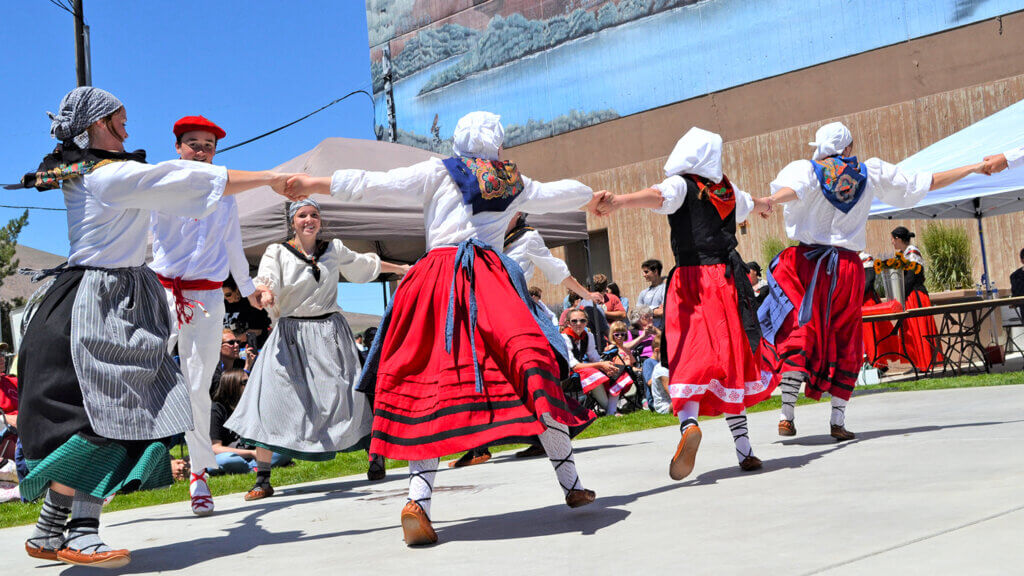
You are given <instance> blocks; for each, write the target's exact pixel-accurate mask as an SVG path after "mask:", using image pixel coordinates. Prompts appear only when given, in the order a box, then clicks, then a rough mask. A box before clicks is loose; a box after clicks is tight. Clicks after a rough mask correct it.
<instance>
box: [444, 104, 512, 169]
mask: <svg viewBox="0 0 1024 576" xmlns="http://www.w3.org/2000/svg"><path fill="white" fill-rule="evenodd" d="M504 140H505V129H504V128H502V126H501V116H498V115H497V114H492V113H490V112H470V113H469V114H466V115H465V116H463V117H462V118H460V119H459V123H458V124H456V125H455V135H454V136H453V143H452V150H453V151H454V152H455V154H456V155H458V156H468V157H470V158H483V159H484V160H497V159H498V149H499V148H501V143H502V142H503V141H504Z"/></svg>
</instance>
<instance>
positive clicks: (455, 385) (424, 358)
mask: <svg viewBox="0 0 1024 576" xmlns="http://www.w3.org/2000/svg"><path fill="white" fill-rule="evenodd" d="M455 251H456V249H455V248H454V247H453V248H447V247H446V248H435V249H434V250H431V251H430V253H429V254H427V255H426V256H425V257H423V258H422V259H421V260H420V261H419V262H417V263H416V265H415V266H413V268H412V269H411V270H410V271H409V273H408V274H407V275H406V277H405V278H404V279H403V280H402V283H401V284H399V286H398V290H397V291H396V293H395V299H394V302H393V304H392V311H391V322H390V324H389V326H388V330H387V334H386V335H385V336H384V341H383V343H382V347H381V355H380V358H381V360H380V366H379V367H378V371H377V384H376V389H375V393H374V418H373V434H372V437H371V441H370V453H372V454H380V455H382V456H384V457H386V458H388V459H393V460H423V459H427V458H436V457H439V456H445V455H448V454H453V453H456V452H462V451H465V450H469V449H471V448H476V447H478V446H484V445H488V444H500V443H502V442H503V441H505V442H507V441H511V440H512V439H523V438H528V437H531V436H535V435H537V434H540V433H541V432H543V431H544V429H545V427H544V425H543V424H542V423H541V419H540V416H541V415H543V414H549V415H550V416H551V417H552V418H554V420H555V421H557V422H560V423H562V424H565V425H566V426H568V427H570V428H573V427H578V426H583V425H585V424H586V423H587V422H589V421H590V420H592V419H593V418H594V417H595V416H594V413H593V412H591V411H589V410H584V409H582V408H579V407H578V406H569V405H567V404H566V401H565V396H564V394H563V392H562V387H561V384H560V381H559V367H558V363H557V360H556V358H555V352H554V351H553V350H552V348H551V345H550V344H549V343H548V340H547V339H546V338H545V337H544V333H543V332H542V331H541V329H540V327H539V326H538V325H537V322H536V320H534V318H533V316H532V315H531V314H530V311H529V310H528V309H527V307H526V304H525V303H524V302H523V301H522V299H520V297H519V294H518V293H517V292H516V290H515V288H514V287H513V286H512V282H511V280H510V279H509V276H508V273H507V272H506V271H505V268H504V266H503V265H502V263H501V260H500V259H499V258H498V256H497V255H496V254H495V253H494V252H491V251H489V250H481V249H476V264H475V267H474V270H473V272H474V276H475V278H474V280H473V282H474V285H475V290H474V292H475V294H476V303H477V328H476V334H473V335H471V334H470V326H469V294H470V293H469V290H470V283H469V281H468V280H467V278H466V275H465V274H464V273H462V272H460V273H459V274H458V275H457V277H456V282H455V309H454V310H455V311H454V316H455V323H454V337H453V340H452V347H451V352H450V353H449V352H448V351H446V350H445V319H446V317H447V312H448V298H449V289H450V287H451V283H452V273H453V271H454V267H455ZM470 338H475V339H476V350H477V361H478V362H479V365H480V370H481V377H482V379H483V391H482V392H477V391H476V382H475V377H474V371H473V352H472V348H471V341H470Z"/></svg>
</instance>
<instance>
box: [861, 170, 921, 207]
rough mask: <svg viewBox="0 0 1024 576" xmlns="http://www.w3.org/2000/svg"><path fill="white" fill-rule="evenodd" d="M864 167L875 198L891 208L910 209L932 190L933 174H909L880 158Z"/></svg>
mask: <svg viewBox="0 0 1024 576" xmlns="http://www.w3.org/2000/svg"><path fill="white" fill-rule="evenodd" d="M864 165H865V166H867V169H868V185H869V186H871V187H872V188H871V189H872V190H873V191H874V195H875V197H876V198H878V199H879V200H881V201H882V202H885V203H886V204H888V205H890V206H895V207H897V208H909V207H910V206H913V205H915V204H917V203H918V202H920V201H921V200H922V199H924V197H925V195H926V194H928V191H929V190H931V188H932V174H931V172H918V173H916V174H913V173H907V172H904V171H902V170H900V168H899V167H898V166H896V165H895V164H889V163H888V162H883V161H882V160H879V159H878V158H870V159H868V160H867V161H866V162H864Z"/></svg>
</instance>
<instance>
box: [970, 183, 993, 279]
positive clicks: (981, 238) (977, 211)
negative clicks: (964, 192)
mask: <svg viewBox="0 0 1024 576" xmlns="http://www.w3.org/2000/svg"><path fill="white" fill-rule="evenodd" d="M981 216H982V214H981V199H979V198H975V199H974V219H975V220H977V221H978V242H979V244H980V245H981V267H982V268H983V269H984V271H985V281H984V282H983V283H982V284H984V286H983V288H984V290H985V292H988V291H990V290H991V289H992V277H991V276H989V273H988V257H987V255H986V254H985V229H984V228H983V227H982V225H981Z"/></svg>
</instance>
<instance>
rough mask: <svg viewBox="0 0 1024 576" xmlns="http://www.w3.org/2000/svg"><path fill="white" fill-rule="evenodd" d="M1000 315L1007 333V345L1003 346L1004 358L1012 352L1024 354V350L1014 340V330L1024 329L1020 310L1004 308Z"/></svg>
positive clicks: (1010, 307)
mask: <svg viewBox="0 0 1024 576" xmlns="http://www.w3.org/2000/svg"><path fill="white" fill-rule="evenodd" d="M999 312H1000V315H1001V316H1002V317H1003V330H1004V331H1005V332H1006V344H1004V345H1003V357H1004V358H1005V357H1006V356H1009V355H1010V354H1011V350H1016V351H1017V352H1020V353H1021V354H1024V349H1022V348H1021V347H1020V344H1017V341H1016V340H1014V339H1013V329H1014V328H1022V327H1024V320H1022V319H1021V317H1020V312H1021V310H1020V308H1017V307H1015V306H1003V307H1002V308H1001V309H1000V311H999Z"/></svg>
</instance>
